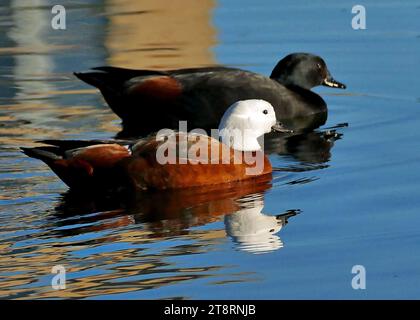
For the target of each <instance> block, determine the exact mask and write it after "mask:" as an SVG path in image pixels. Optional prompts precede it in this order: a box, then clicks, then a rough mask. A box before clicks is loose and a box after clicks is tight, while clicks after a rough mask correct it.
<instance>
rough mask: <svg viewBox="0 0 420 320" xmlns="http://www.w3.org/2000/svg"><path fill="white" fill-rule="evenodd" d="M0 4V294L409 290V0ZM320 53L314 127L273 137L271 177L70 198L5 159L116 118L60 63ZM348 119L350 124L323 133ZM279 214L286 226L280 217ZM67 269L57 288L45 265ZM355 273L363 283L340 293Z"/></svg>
mask: <svg viewBox="0 0 420 320" xmlns="http://www.w3.org/2000/svg"><path fill="white" fill-rule="evenodd" d="M364 3H365V5H366V10H367V29H366V30H359V31H356V30H353V29H352V28H351V18H352V14H351V8H352V6H353V5H354V3H352V2H350V1H344V2H343V1H340V2H335V1H326V2H322V4H319V5H317V4H313V3H312V2H310V1H308V2H301V3H296V4H295V3H294V2H292V1H290V2H289V1H287V2H282V3H281V4H279V2H278V1H274V0H272V1H264V2H256V1H251V0H247V1H241V2H240V3H239V2H235V1H218V2H215V1H212V0H204V1H195V0H185V1H182V2H178V3H176V4H168V2H164V1H151V0H150V1H149V0H146V1H141V2H140V1H130V0H110V1H101V0H90V1H83V2H82V1H80V2H74V1H71V2H70V1H68V2H67V4H66V1H64V5H65V7H66V8H67V30H65V31H56V30H53V29H51V27H50V19H51V13H50V8H51V7H52V5H54V4H55V3H54V2H53V1H49V0H37V1H29V0H27V1H24V0H20V1H19V0H6V1H2V2H1V4H0V44H1V46H0V107H1V109H0V136H1V140H0V204H1V207H0V297H7V298H57V297H58V298H130V299H132V298H183V299H191V298H222V299H223V298H249V299H253V298H267V299H285V298H419V291H420V290H419V285H420V275H419V270H420V254H419V252H420V244H419V243H420V231H419V230H420V229H419V227H418V225H419V224H420V216H419V205H420V201H419V188H418V185H419V182H418V181H419V178H420V170H419V169H420V165H419V160H420V148H419V138H420V134H419V132H418V128H419V127H420V109H419V107H420V104H419V102H420V95H419V91H418V87H419V81H418V75H419V73H420V58H419V57H420V55H419V53H420V22H419V21H420V20H419V19H418V15H419V13H420V5H419V4H418V3H417V2H416V1H405V2H403V3H399V2H397V1H387V2H386V3H384V4H379V3H377V2H375V1H364ZM295 51H306V52H313V53H316V54H319V55H321V56H322V57H324V58H325V60H326V62H327V64H328V66H329V68H330V70H331V72H332V74H333V75H334V77H335V78H337V80H340V81H342V82H344V83H346V84H347V85H348V89H347V90H346V91H337V90H333V89H327V88H317V89H316V91H317V92H319V93H320V94H321V95H322V96H323V97H324V98H325V100H326V101H327V103H328V106H329V110H330V111H329V115H328V120H327V123H326V124H325V125H324V126H323V127H322V128H320V129H318V130H316V132H313V133H309V134H305V135H298V136H294V137H292V138H290V139H275V140H274V141H271V143H270V144H269V149H270V153H271V155H270V159H271V161H272V163H273V164H274V166H275V167H277V168H279V171H276V172H275V174H274V179H273V181H261V183H259V184H257V185H252V186H249V185H246V184H241V185H240V186H228V187H226V188H224V189H222V190H220V189H218V190H211V189H208V190H201V191H197V192H195V193H192V192H179V193H161V194H140V195H138V196H137V197H136V198H134V199H133V198H127V199H124V198H118V199H116V198H110V197H107V198H94V197H91V196H89V195H86V196H85V197H81V196H77V195H74V194H72V193H70V192H68V190H67V188H66V186H65V185H64V184H63V183H62V182H61V181H60V180H59V179H58V178H57V177H56V176H55V175H54V174H52V173H51V171H50V170H49V169H48V168H47V167H46V166H45V165H44V164H43V163H41V162H40V161H37V160H34V159H30V158H28V157H26V156H24V155H23V154H21V153H20V152H19V149H18V148H19V147H20V146H32V145H35V143H34V141H35V140H38V139H47V138H48V139H52V138H54V139H95V138H112V137H114V136H115V135H116V134H117V133H118V131H119V130H120V125H119V120H118V118H117V117H116V116H115V115H114V114H113V113H112V112H111V111H110V110H109V109H108V107H107V106H106V105H105V103H104V101H103V100H102V98H101V96H100V94H99V93H98V92H97V91H96V90H95V89H93V88H91V87H88V86H86V85H85V84H83V83H81V82H80V81H79V80H77V79H76V78H75V77H74V76H73V75H72V72H73V71H78V70H84V69H88V68H90V67H93V66H99V65H104V64H112V65H119V66H124V67H136V68H156V69H165V68H177V67H187V66H205V65H213V64H218V63H220V64H226V65H231V66H239V67H241V68H246V69H249V70H252V71H256V72H260V73H263V74H269V73H270V72H271V68H272V67H273V65H274V64H275V63H276V62H277V60H278V59H280V58H281V57H283V56H284V55H286V54H288V53H290V52H295ZM341 123H348V126H347V127H346V126H338V127H337V128H334V129H329V128H330V127H335V126H337V125H338V124H341ZM287 222H288V223H287ZM55 265H62V266H64V267H65V268H66V270H67V283H66V289H65V290H54V289H52V287H51V280H52V277H53V274H52V273H51V268H52V267H53V266H55ZM354 265H363V266H364V267H365V268H366V274H367V280H366V290H354V289H353V288H352V286H351V281H352V277H353V276H354V275H353V274H352V273H351V270H352V267H353V266H354Z"/></svg>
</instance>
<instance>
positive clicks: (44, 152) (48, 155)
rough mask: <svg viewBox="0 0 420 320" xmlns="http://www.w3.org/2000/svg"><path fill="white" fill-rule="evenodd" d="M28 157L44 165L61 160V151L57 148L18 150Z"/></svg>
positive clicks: (22, 148)
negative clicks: (42, 162)
mask: <svg viewBox="0 0 420 320" xmlns="http://www.w3.org/2000/svg"><path fill="white" fill-rule="evenodd" d="M20 149H21V150H22V152H23V153H24V154H26V155H27V156H28V157H31V158H35V159H39V160H41V161H44V162H45V163H46V164H51V163H52V162H54V161H56V160H60V159H62V155H61V151H60V149H59V148H57V147H51V146H47V147H35V148H24V147H21V148H20Z"/></svg>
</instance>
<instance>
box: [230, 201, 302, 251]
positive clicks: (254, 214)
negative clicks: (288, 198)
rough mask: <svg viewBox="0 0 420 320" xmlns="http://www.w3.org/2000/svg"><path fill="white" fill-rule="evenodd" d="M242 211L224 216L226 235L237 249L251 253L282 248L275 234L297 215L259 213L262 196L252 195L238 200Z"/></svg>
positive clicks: (293, 211) (281, 243)
mask: <svg viewBox="0 0 420 320" xmlns="http://www.w3.org/2000/svg"><path fill="white" fill-rule="evenodd" d="M240 202H241V205H242V202H243V209H241V210H239V211H237V212H235V213H232V214H229V215H226V216H225V227H226V233H227V234H228V236H230V237H231V238H232V240H233V241H234V242H235V243H236V245H237V247H238V249H240V250H243V251H247V252H251V253H267V252H272V251H275V250H278V249H280V248H282V247H283V242H282V240H281V239H280V237H279V236H278V235H277V233H278V232H279V231H280V230H281V229H282V228H283V226H284V225H285V224H287V220H288V218H290V217H291V216H294V215H296V214H298V213H299V211H297V210H290V211H287V212H285V213H284V214H280V215H266V214H263V213H261V211H262V209H263V208H264V200H263V197H262V195H260V194H258V195H252V196H248V197H245V198H243V199H241V200H240Z"/></svg>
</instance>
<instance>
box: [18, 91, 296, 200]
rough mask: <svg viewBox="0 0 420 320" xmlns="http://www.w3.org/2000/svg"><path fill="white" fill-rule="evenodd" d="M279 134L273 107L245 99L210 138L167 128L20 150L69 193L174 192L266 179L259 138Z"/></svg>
mask: <svg viewBox="0 0 420 320" xmlns="http://www.w3.org/2000/svg"><path fill="white" fill-rule="evenodd" d="M272 130H275V131H280V132H282V131H285V132H287V131H288V129H287V128H285V127H284V126H283V125H282V124H281V123H280V122H279V121H277V119H276V115H275V112H274V108H273V106H272V105H271V104H270V103H269V102H267V101H264V100H258V99H250V100H241V101H238V102H235V103H234V104H233V105H232V106H230V107H229V108H228V109H227V110H226V112H225V114H224V115H223V117H222V119H221V120H220V124H219V127H218V130H217V134H218V135H217V136H216V137H210V136H208V135H206V134H205V132H199V131H194V130H193V131H191V132H178V131H174V130H171V129H168V128H165V129H162V130H160V131H158V132H157V133H155V134H153V135H149V136H148V137H145V138H142V139H139V140H136V141H135V142H131V143H128V144H127V141H124V140H115V141H113V140H106V141H100V140H92V141H77V140H43V141H39V142H41V143H44V144H46V146H41V147H34V148H25V147H23V148H21V149H22V151H23V152H24V153H25V154H26V155H28V156H29V157H32V158H36V159H39V160H41V161H43V162H44V163H46V164H47V165H48V166H49V167H50V168H51V170H52V171H53V172H54V173H55V174H56V175H57V176H58V177H59V178H60V179H61V180H62V181H63V182H64V183H65V184H66V185H67V186H68V187H69V188H70V189H72V190H79V191H81V190H84V191H86V190H87V191H89V192H92V191H94V190H98V191H104V190H107V191H122V190H124V191H125V190H131V191H133V190H134V191H136V190H174V189H182V188H192V187H202V186H210V185H218V184H225V183H232V182H237V181H242V180H247V179H252V178H254V179H255V178H256V177H259V176H264V175H271V173H272V166H271V164H270V161H269V159H268V157H267V155H265V154H264V151H263V141H261V137H263V136H264V134H266V133H268V132H270V131H272Z"/></svg>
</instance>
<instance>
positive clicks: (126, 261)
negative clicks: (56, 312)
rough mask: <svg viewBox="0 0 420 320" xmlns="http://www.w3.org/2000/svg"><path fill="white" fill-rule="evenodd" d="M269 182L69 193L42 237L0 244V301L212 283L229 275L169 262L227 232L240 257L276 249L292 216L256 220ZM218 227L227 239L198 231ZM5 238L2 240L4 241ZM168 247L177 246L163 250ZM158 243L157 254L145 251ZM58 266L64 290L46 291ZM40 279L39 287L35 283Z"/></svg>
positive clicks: (214, 231)
mask: <svg viewBox="0 0 420 320" xmlns="http://www.w3.org/2000/svg"><path fill="white" fill-rule="evenodd" d="M270 181H271V180H270V179H269V177H268V178H267V177H265V178H263V179H259V181H257V182H256V183H254V182H241V183H235V184H231V185H228V186H223V187H220V186H219V187H215V188H214V189H211V188H210V189H207V190H202V189H194V190H183V191H178V192H165V193H153V194H149V195H145V194H137V195H135V196H134V197H128V198H125V197H124V198H117V199H116V198H112V199H108V200H104V199H103V198H102V199H101V198H99V199H93V198H90V197H80V195H77V196H76V195H74V194H71V193H67V194H66V195H65V196H64V197H63V198H62V199H61V201H60V203H59V204H58V205H57V206H56V208H55V210H54V212H50V213H49V214H48V215H46V216H45V217H44V219H45V220H44V223H46V225H45V226H44V228H43V230H41V231H39V230H36V231H35V232H34V233H32V234H28V235H20V236H19V235H16V236H14V237H11V238H6V239H4V240H3V242H2V246H1V250H2V252H3V254H2V255H0V272H7V273H12V274H10V275H8V276H7V278H3V279H2V280H0V296H8V297H14V298H35V297H36V298H57V297H58V298H83V297H95V296H103V295H111V294H118V293H124V292H134V291H140V290H146V289H154V288H159V287H161V286H166V285H168V284H176V283H181V282H185V281H191V280H195V279H199V278H213V277H214V276H216V275H217V274H218V273H219V272H220V271H221V270H224V269H226V268H228V267H227V266H226V265H224V266H222V265H215V264H212V263H210V264H209V262H206V263H205V264H204V265H202V266H193V267H188V266H177V265H176V264H174V263H173V262H171V259H172V258H174V257H186V256H189V255H195V254H203V253H208V252H210V251H212V250H214V247H215V246H217V245H221V244H223V243H224V242H226V232H227V233H228V234H231V235H232V237H234V238H236V239H241V238H242V240H239V241H240V242H241V243H242V244H243V245H244V246H245V247H244V250H246V251H251V252H253V251H255V252H257V253H260V252H266V251H270V250H276V249H279V248H280V247H282V242H281V240H280V238H278V236H277V235H276V233H277V232H278V231H279V230H280V229H281V227H282V226H283V225H284V224H285V223H287V219H288V218H289V217H290V216H292V215H294V214H290V212H288V213H286V214H285V215H282V216H281V217H279V216H277V217H276V216H271V218H269V216H265V217H266V218H264V219H263V220H261V219H258V218H257V219H256V215H261V214H260V211H261V209H262V207H263V205H264V196H263V192H264V191H265V190H267V189H269V188H270V187H271V184H270V183H269V182H270ZM254 208H255V210H254ZM253 211H254V212H253ZM248 216H249V219H247V217H248ZM262 216H263V215H261V217H262ZM223 219H224V220H225V225H226V228H227V229H226V230H227V231H225V229H224V228H223V229H220V227H216V228H214V227H213V228H210V229H208V228H205V229H201V228H197V227H200V226H204V225H206V224H209V223H211V222H217V221H223ZM229 219H230V220H229ZM267 219H270V221H271V222H270V224H269V225H267V221H268V220H267ZM30 220H31V219H29V221H30ZM260 222H262V223H261V224H260ZM32 223H33V221H32ZM249 226H252V228H251V230H250V228H249ZM259 226H260V228H259ZM250 231H251V233H249V232H250ZM4 233H5V232H1V233H0V236H4V235H6V237H7V233H6V234H4ZM34 239H35V240H34ZM172 239H175V240H176V242H177V244H174V245H172V244H165V242H167V240H172ZM244 239H245V243H244ZM159 242H161V243H162V244H161V245H160V248H159V249H157V250H156V249H153V247H150V246H153V245H154V244H156V243H159ZM15 243H19V246H18V247H16V245H15ZM107 246H111V247H109V248H106V247H107ZM239 248H241V246H239ZM58 264H60V265H64V266H65V267H66V268H67V272H68V273H67V284H66V289H65V290H58V291H56V290H53V289H52V288H51V286H50V281H51V277H52V276H49V275H51V267H52V266H54V265H58ZM224 272H226V270H225V271H224ZM251 276H252V274H241V273H239V274H231V275H230V277H229V280H227V281H229V282H232V281H233V282H238V281H244V280H247V281H249V280H250V277H251ZM38 279H43V281H42V280H41V281H40V283H37V282H36V281H37V280H38ZM215 283H219V284H220V283H221V282H220V281H216V282H215ZM33 290H35V291H36V293H32V291H33ZM184 298H188V297H187V296H184Z"/></svg>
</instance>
